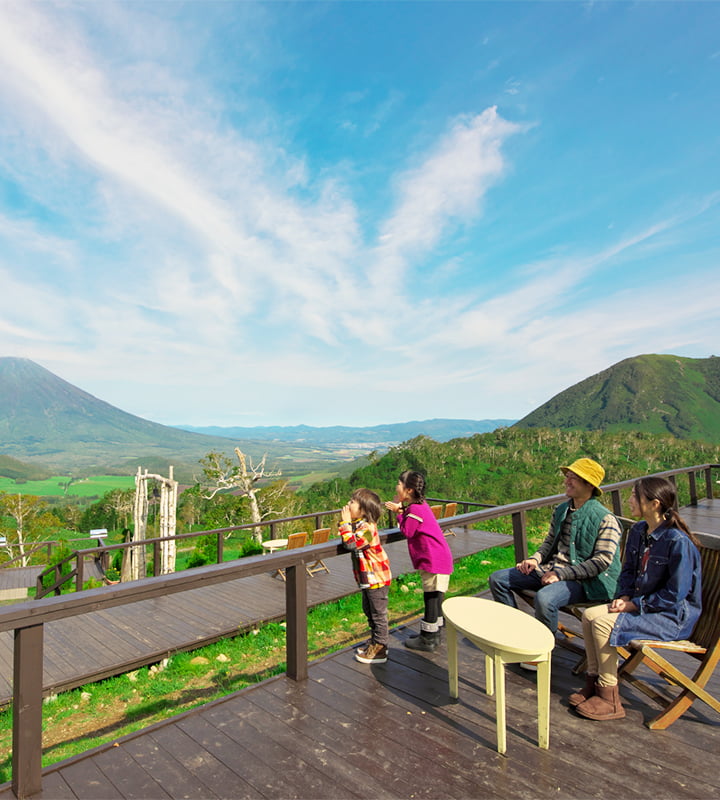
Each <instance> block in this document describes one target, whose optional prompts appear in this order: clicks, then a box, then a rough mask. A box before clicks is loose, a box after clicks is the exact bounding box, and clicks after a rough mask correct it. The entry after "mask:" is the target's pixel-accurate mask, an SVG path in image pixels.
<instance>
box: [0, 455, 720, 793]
mask: <svg viewBox="0 0 720 800" xmlns="http://www.w3.org/2000/svg"><path fill="white" fill-rule="evenodd" d="M718 467H720V465H718V464H703V465H696V466H692V467H684V468H680V469H674V470H666V471H664V472H661V473H655V474H656V475H660V476H665V477H669V478H670V479H671V480H673V481H674V480H675V477H676V476H677V475H680V474H687V475H688V479H689V481H690V495H691V503H695V504H696V503H697V491H696V479H695V475H696V473H698V472H702V471H704V472H705V488H706V496H707V497H709V498H711V497H712V496H713V492H712V469H714V468H715V469H716V468H718ZM635 480H636V479H633V480H627V481H620V482H618V483H614V484H609V485H607V486H604V487H602V488H603V489H604V490H605V491H606V492H608V493H610V495H611V498H612V502H613V507H614V510H615V513H619V511H618V510H617V506H618V504H620V505H621V501H620V490H621V489H623V488H626V487H629V486H632V485H633V484H634V483H635ZM563 499H565V495H562V494H556V495H550V496H548V497H542V498H536V499H533V500H525V501H522V502H518V503H508V504H505V505H501V506H495V507H493V508H487V509H482V510H480V511H472V512H469V513H465V514H460V515H456V516H454V517H446V518H443V519H441V520H439V522H440V525H441V527H443V528H448V527H454V526H460V525H462V526H469V525H471V524H473V523H474V522H479V521H482V520H486V519H492V518H495V517H504V516H508V515H509V516H511V517H512V521H513V541H514V545H515V552H516V556H518V554H519V555H520V557H524V556H525V555H526V554H527V539H526V535H527V534H526V528H525V513H526V512H527V511H530V510H532V509H536V508H543V507H545V506H548V505H554V504H556V503H558V502H560V501H561V500H563ZM328 513H332V512H328ZM306 516H309V517H312V516H315V515H313V514H310V515H306ZM249 527H256V526H253V525H250V526H249ZM402 538H404V537H403V535H402V533H400V531H399V530H398V529H397V528H392V529H390V530H387V531H383V532H382V533H381V534H380V540H381V541H382V542H383V543H386V542H392V541H397V540H399V539H402ZM343 552H346V551H344V549H343V548H342V546H341V545H339V544H338V543H337V542H335V543H328V544H318V545H310V546H306V547H303V548H298V549H296V550H281V551H278V552H276V553H272V554H267V555H261V556H250V557H246V558H242V559H236V560H234V561H230V562H226V563H220V564H211V565H208V566H204V567H195V568H193V569H188V570H184V571H183V572H179V573H173V574H169V575H162V576H158V577H153V578H143V579H141V580H138V581H133V582H132V583H125V584H122V583H120V584H117V585H115V586H109V587H102V588H98V589H88V590H87V591H84V592H79V593H75V594H73V595H65V596H60V597H50V598H47V599H43V600H40V601H30V602H25V603H19V604H16V605H13V606H9V607H7V608H4V609H0V631H5V630H14V632H15V634H14V655H13V747H12V787H13V791H14V792H15V795H16V796H17V797H23V798H24V797H29V796H31V795H33V794H36V793H38V792H39V791H41V789H42V694H43V634H44V625H45V623H47V622H53V621H57V620H60V619H64V618H66V617H71V616H76V615H78V614H84V613H87V612H90V611H98V610H101V609H107V608H113V607H116V606H121V605H126V604H128V603H136V602H140V601H142V600H147V599H151V598H154V597H157V596H158V595H161V594H162V595H166V594H173V593H175V592H182V591H189V590H191V589H195V588H200V587H206V586H208V585H211V584H216V583H222V582H225V581H228V580H235V579H238V578H243V577H250V576H252V575H257V574H259V573H262V572H267V571H268V568H270V569H273V570H274V569H277V568H283V569H284V570H285V575H286V583H285V619H286V653H287V656H286V661H287V670H286V672H287V675H288V677H290V678H292V679H294V680H305V679H306V678H307V675H308V663H307V655H308V653H307V585H306V582H307V573H306V571H305V564H306V563H307V562H309V561H315V560H316V559H318V558H323V557H329V556H331V555H333V554H340V553H343ZM21 728H22V729H23V730H22V732H21Z"/></svg>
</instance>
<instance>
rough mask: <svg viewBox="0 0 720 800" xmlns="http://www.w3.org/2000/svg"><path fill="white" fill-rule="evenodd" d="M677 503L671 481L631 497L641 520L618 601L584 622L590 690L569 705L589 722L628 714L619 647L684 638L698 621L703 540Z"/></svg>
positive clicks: (652, 483) (655, 482) (641, 488)
mask: <svg viewBox="0 0 720 800" xmlns="http://www.w3.org/2000/svg"><path fill="white" fill-rule="evenodd" d="M675 499H676V493H675V487H674V486H673V484H672V483H671V482H670V481H669V480H666V479H665V478H656V477H649V478H641V479H640V480H639V481H638V482H637V483H636V484H635V486H634V487H633V490H632V493H631V494H630V511H631V513H632V515H633V516H634V517H642V521H640V522H636V523H635V525H633V527H632V528H631V530H630V533H629V534H628V542H627V547H626V548H625V559H624V562H623V568H622V572H621V573H620V579H619V581H618V587H617V592H616V597H615V599H614V600H613V601H612V603H610V604H609V605H601V606H594V607H592V608H588V609H587V610H586V611H585V613H584V614H583V618H582V626H583V635H584V637H585V652H586V655H587V667H588V672H587V678H586V682H585V687H584V688H583V689H581V690H580V691H579V692H575V693H574V694H571V695H570V697H569V702H570V705H572V706H575V709H576V711H577V712H578V714H581V715H582V716H583V717H587V718H588V719H595V720H606V719H621V718H622V717H624V716H625V709H624V708H623V707H622V704H621V702H620V695H619V693H618V675H617V666H618V663H617V659H618V654H617V650H616V649H615V648H616V647H618V646H620V645H625V644H627V643H628V642H630V641H631V640H632V639H659V640H661V641H672V640H674V639H686V638H687V637H688V636H690V634H691V633H692V630H693V628H694V627H695V623H696V622H697V620H698V617H699V616H700V611H701V591H700V553H699V552H698V549H697V547H696V545H697V544H698V542H697V540H696V538H695V537H694V536H693V534H692V533H691V532H690V530H689V529H688V527H687V525H686V524H685V523H684V522H683V520H682V518H681V517H680V515H679V514H678V513H677V511H676V510H675Z"/></svg>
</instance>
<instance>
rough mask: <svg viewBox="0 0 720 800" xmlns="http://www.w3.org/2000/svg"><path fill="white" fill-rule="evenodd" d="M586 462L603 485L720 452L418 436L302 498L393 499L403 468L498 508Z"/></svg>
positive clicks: (662, 439) (536, 433)
mask: <svg viewBox="0 0 720 800" xmlns="http://www.w3.org/2000/svg"><path fill="white" fill-rule="evenodd" d="M581 456H587V457H588V458H593V459H595V460H596V461H598V462H600V463H601V464H602V465H603V467H604V468H605V481H604V482H605V483H616V482H618V481H622V480H627V479H630V478H633V477H639V476H641V475H644V474H648V473H652V472H661V471H663V470H666V469H673V468H677V467H683V466H691V465H693V464H705V463H717V462H718V459H719V458H720V447H719V446H717V445H710V444H707V443H705V442H693V441H688V440H686V439H677V438H675V437H674V436H670V435H656V434H648V433H643V432H636V433H605V432H602V431H578V430H571V431H567V430H555V429H549V428H533V429H520V428H500V429H498V430H496V431H493V432H492V433H484V434H477V435H475V436H471V437H469V438H467V439H453V440H452V441H449V442H445V443H439V442H435V441H433V440H432V439H428V438H427V437H423V436H419V437H417V438H415V439H412V440H410V441H409V442H405V443H403V444H401V445H399V446H398V447H393V448H392V449H391V450H390V451H389V452H388V453H387V454H385V455H383V456H382V457H381V458H376V459H371V463H370V464H368V465H367V466H365V467H361V468H360V469H358V470H356V471H355V472H353V474H352V475H351V476H350V477H349V478H348V479H345V480H342V479H335V480H331V481H327V482H324V483H320V484H315V485H314V486H312V487H310V488H309V489H308V490H307V491H305V492H303V493H302V497H303V506H304V507H306V508H333V507H337V506H338V505H339V504H341V503H343V502H345V499H344V498H346V497H347V496H348V494H349V493H350V492H351V491H352V490H353V489H354V488H356V487H359V486H365V487H367V488H369V489H373V490H374V491H376V492H378V494H380V496H381V497H382V499H383V500H388V499H392V494H393V491H394V488H395V484H396V482H397V477H398V475H399V474H400V473H401V472H402V471H403V470H405V469H415V470H418V471H419V472H422V473H424V474H425V476H426V478H427V486H428V494H429V495H430V496H432V497H439V498H452V499H456V500H468V501H473V502H479V503H489V504H493V505H499V504H503V503H512V502H518V501H521V500H527V499H530V498H533V497H545V496H547V495H552V494H557V493H559V492H561V491H562V488H561V486H562V476H561V474H560V471H559V467H560V466H563V465H567V464H570V463H571V462H572V461H574V460H575V459H576V458H580V457H581Z"/></svg>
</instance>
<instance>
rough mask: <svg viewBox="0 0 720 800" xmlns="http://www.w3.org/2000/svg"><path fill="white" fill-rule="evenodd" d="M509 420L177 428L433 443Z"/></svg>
mask: <svg viewBox="0 0 720 800" xmlns="http://www.w3.org/2000/svg"><path fill="white" fill-rule="evenodd" d="M514 422H515V420H513V419H481V420H477V419H426V420H423V421H422V422H398V423H391V424H388V425H372V426H369V427H365V428H353V427H346V426H344V425H333V426H329V427H327V428H316V427H312V426H310V425H289V426H261V427H256V428H218V427H204V428H196V427H193V426H191V425H180V426H179V427H180V428H181V429H182V430H184V431H193V432H194V433H203V434H206V435H208V436H227V437H228V438H230V439H252V440H255V441H263V442H266V441H279V442H314V443H316V444H348V443H356V444H370V445H382V444H398V443H399V442H406V441H407V440H408V439H414V438H415V437H416V436H421V435H423V436H429V437H430V438H431V439H435V441H436V442H447V441H449V440H450V439H458V438H461V437H466V436H472V435H473V434H475V433H488V432H489V431H494V430H496V429H497V428H503V427H509V426H510V425H512V424H513V423H514Z"/></svg>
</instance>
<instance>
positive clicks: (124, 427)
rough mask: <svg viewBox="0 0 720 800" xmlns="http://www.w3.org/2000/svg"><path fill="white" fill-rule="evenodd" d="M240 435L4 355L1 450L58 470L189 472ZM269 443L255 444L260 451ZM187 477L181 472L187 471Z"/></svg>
mask: <svg viewBox="0 0 720 800" xmlns="http://www.w3.org/2000/svg"><path fill="white" fill-rule="evenodd" d="M236 444H239V443H238V442H235V441H230V440H228V439H222V438H219V437H213V436H204V435H201V434H198V433H189V432H187V431H181V430H178V429H177V428H173V427H169V426H166V425H160V424H159V423H157V422H149V421H148V420H145V419H142V418H140V417H136V416H134V415H133V414H128V413H126V412H125V411H121V410H120V409H118V408H115V407H114V406H111V405H110V404H109V403H106V402H104V401H102V400H98V399H97V398H96V397H93V396H92V395H91V394H88V393H87V392H84V391H83V390H82V389H78V388H77V387H76V386H73V385H72V384H70V383H68V382H67V381H64V380H62V378H59V377H58V376H57V375H54V374H53V373H52V372H50V371H48V370H46V369H45V368H44V367H41V366H39V365H38V364H36V363H35V362H33V361H30V360H29V359H25V358H0V453H2V454H4V455H7V456H11V457H13V458H15V459H21V460H23V461H27V462H31V463H37V462H40V463H42V464H43V466H45V467H48V468H51V469H54V470H57V471H58V472H60V473H61V474H66V473H67V472H68V471H78V470H80V471H84V472H85V473H86V474H87V473H88V471H95V472H96V474H102V473H118V472H119V471H122V472H123V473H125V474H127V472H128V471H129V472H130V473H134V472H135V471H136V469H137V467H138V466H142V467H147V468H149V469H150V470H151V471H155V470H162V472H163V473H164V474H167V467H168V465H169V464H173V465H174V466H175V467H176V477H178V474H177V472H178V468H179V469H181V470H182V469H184V471H185V472H186V474H187V477H190V473H191V472H192V471H193V470H194V471H195V472H197V471H198V465H197V461H198V459H199V458H201V457H202V456H204V455H206V454H207V453H208V452H210V451H211V450H219V451H221V452H226V453H229V454H232V450H233V447H234V446H235V445H236ZM264 449H265V448H262V447H261V446H259V445H256V446H255V447H252V448H248V452H249V453H250V454H251V455H253V457H259V456H261V455H262V453H263V452H264ZM179 479H181V478H179Z"/></svg>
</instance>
